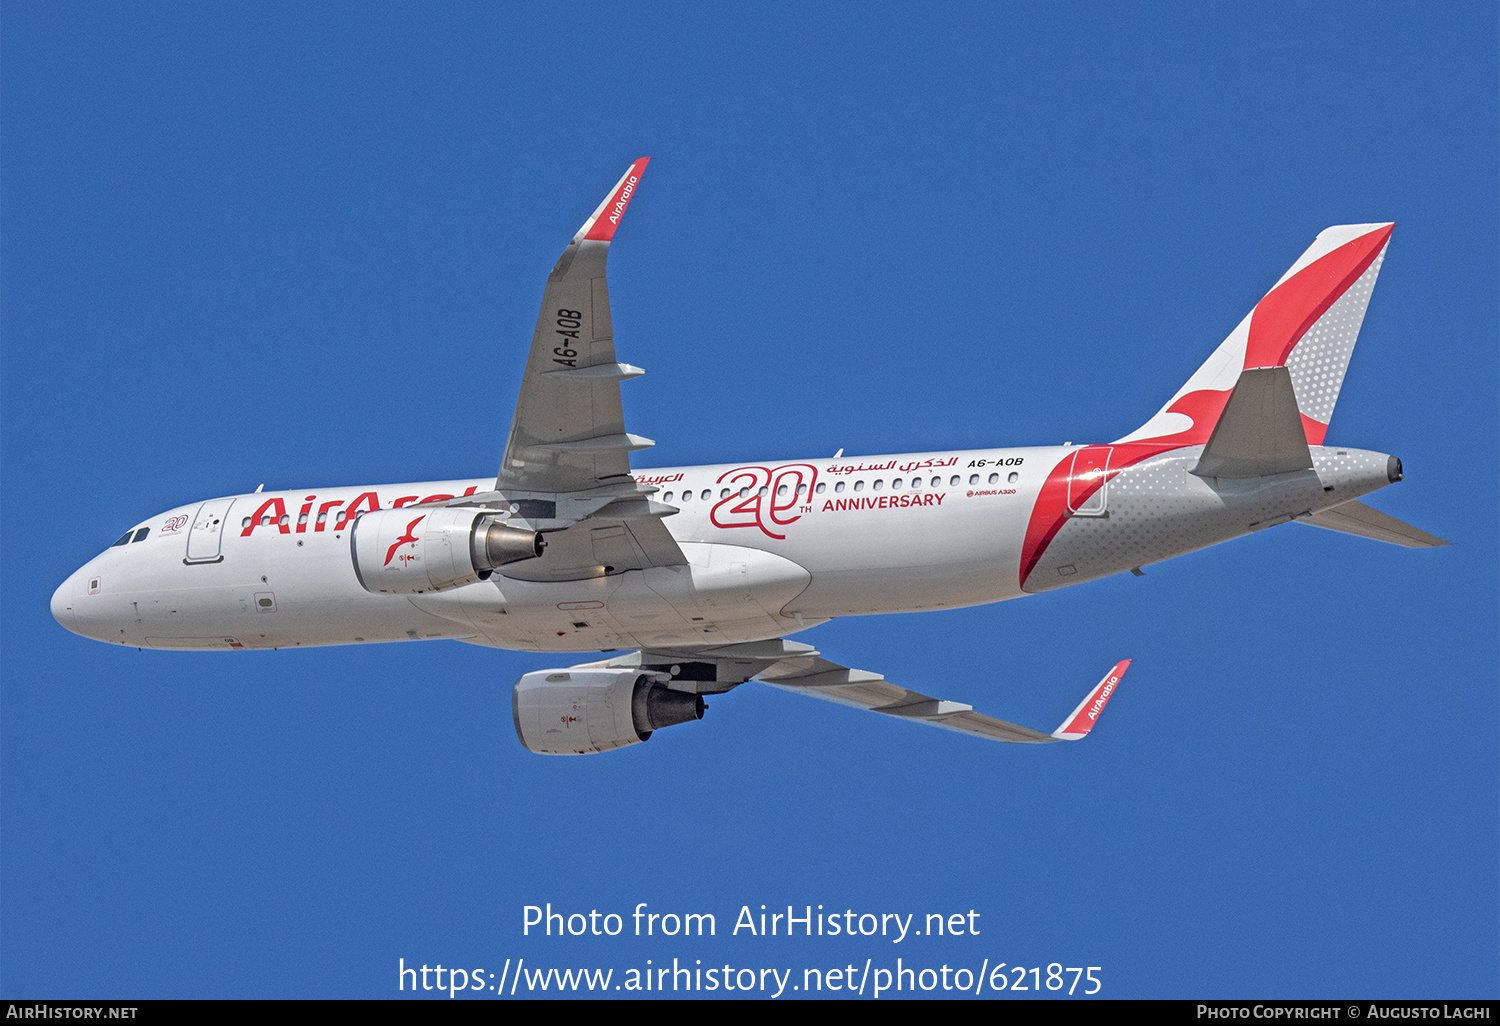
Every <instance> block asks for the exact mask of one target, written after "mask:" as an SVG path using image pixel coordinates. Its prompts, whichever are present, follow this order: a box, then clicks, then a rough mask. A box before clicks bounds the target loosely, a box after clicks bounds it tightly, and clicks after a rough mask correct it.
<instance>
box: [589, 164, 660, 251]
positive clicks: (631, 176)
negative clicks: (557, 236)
mask: <svg viewBox="0 0 1500 1026" xmlns="http://www.w3.org/2000/svg"><path fill="white" fill-rule="evenodd" d="M650 162H651V158H650V157H642V158H640V159H639V160H637V161H635V162H634V163H633V164H631V165H630V170H628V171H626V172H625V177H624V178H621V179H620V184H619V185H617V186H615V191H614V192H612V193H610V195H609V199H607V200H605V201H604V206H603V208H602V209H601V210H600V211H599V216H598V217H597V218H595V220H594V223H593V225H592V226H591V227H590V228H589V231H588V234H587V235H585V236H584V238H585V239H593V240H594V241H596V242H609V241H610V240H611V239H613V238H614V237H615V229H616V228H618V227H620V219H621V218H623V217H624V216H625V208H626V207H628V206H630V199H631V197H632V196H634V195H635V189H636V186H638V185H639V184H640V183H641V175H642V174H643V173H644V172H645V170H646V165H647V164H648V163H650Z"/></svg>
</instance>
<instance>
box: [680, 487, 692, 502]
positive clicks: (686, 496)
mask: <svg viewBox="0 0 1500 1026" xmlns="http://www.w3.org/2000/svg"><path fill="white" fill-rule="evenodd" d="M682 501H683V502H692V501H693V490H692V489H691V488H689V489H688V490H687V491H685V492H683V493H682Z"/></svg>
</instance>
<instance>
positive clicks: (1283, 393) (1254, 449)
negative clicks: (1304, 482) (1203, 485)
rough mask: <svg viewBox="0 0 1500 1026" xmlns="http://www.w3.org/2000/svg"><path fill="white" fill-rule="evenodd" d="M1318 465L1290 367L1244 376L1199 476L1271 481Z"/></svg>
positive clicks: (1252, 371)
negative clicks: (1288, 368)
mask: <svg viewBox="0 0 1500 1026" xmlns="http://www.w3.org/2000/svg"><path fill="white" fill-rule="evenodd" d="M1312 465H1313V463H1312V452H1311V451H1310V450H1309V449H1308V447H1307V435H1306V434H1305V433H1304V432H1303V429H1302V416H1301V414H1300V413H1299V412H1298V411H1297V395H1296V393H1295V392H1294V391H1293V390H1292V377H1291V373H1290V372H1289V371H1288V370H1287V369H1286V368H1285V367H1255V368H1252V369H1250V370H1246V371H1244V372H1242V373H1241V374H1240V379H1239V382H1238V383H1237V384H1236V385H1235V386H1234V391H1233V392H1232V393H1230V396H1229V401H1228V402H1227V403H1225V405H1224V412H1223V413H1222V414H1220V415H1219V422H1218V423H1217V424H1216V425H1214V432H1213V434H1212V435H1211V436H1210V437H1209V439H1208V445H1207V446H1205V447H1204V449H1203V455H1202V456H1201V457H1200V458H1199V460H1198V465H1197V466H1196V467H1194V468H1193V473H1194V474H1197V475H1198V476H1199V477H1230V478H1246V477H1269V476H1271V475H1272V474H1289V473H1291V472H1293V471H1297V470H1311V469H1312Z"/></svg>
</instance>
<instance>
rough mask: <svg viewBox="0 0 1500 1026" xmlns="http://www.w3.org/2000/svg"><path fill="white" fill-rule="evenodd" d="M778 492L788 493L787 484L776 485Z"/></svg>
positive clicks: (780, 493) (779, 493)
mask: <svg viewBox="0 0 1500 1026" xmlns="http://www.w3.org/2000/svg"><path fill="white" fill-rule="evenodd" d="M761 494H762V495H764V494H765V493H764V492H762V493H761ZM776 494H777V495H785V494H786V485H778V486H777V487H776Z"/></svg>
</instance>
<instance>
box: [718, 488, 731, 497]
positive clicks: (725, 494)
mask: <svg viewBox="0 0 1500 1026" xmlns="http://www.w3.org/2000/svg"><path fill="white" fill-rule="evenodd" d="M719 498H721V499H727V498H729V489H728V488H721V489H719Z"/></svg>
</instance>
